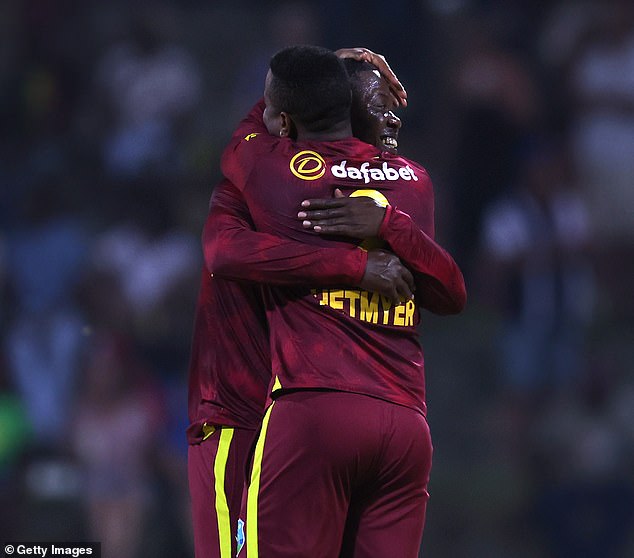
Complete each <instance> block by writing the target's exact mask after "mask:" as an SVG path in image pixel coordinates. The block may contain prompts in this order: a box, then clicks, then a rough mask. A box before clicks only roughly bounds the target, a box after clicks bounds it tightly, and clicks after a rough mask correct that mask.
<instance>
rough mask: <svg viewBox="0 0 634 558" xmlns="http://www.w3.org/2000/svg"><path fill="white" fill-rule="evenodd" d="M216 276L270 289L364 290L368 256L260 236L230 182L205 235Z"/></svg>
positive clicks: (217, 194)
mask: <svg viewBox="0 0 634 558" xmlns="http://www.w3.org/2000/svg"><path fill="white" fill-rule="evenodd" d="M202 240H203V252H204V258H205V264H206V266H207V269H208V270H209V272H210V273H213V274H216V275H218V276H221V277H225V278H227V279H234V280H244V281H252V282H257V283H266V284H270V285H282V286H283V285H297V284H306V285H311V286H330V285H358V284H359V282H360V281H361V279H362V277H363V274H364V272H365V266H366V263H367V253H366V252H365V251H363V250H361V249H360V248H358V247H356V246H352V245H350V246H347V245H342V246H341V247H332V248H324V247H319V246H313V245H308V244H303V243H301V242H298V241H295V240H288V239H284V238H281V237H278V236H276V235H273V234H268V233H263V232H256V231H255V230H254V227H253V223H252V221H251V217H250V215H249V211H248V208H247V205H246V202H245V200H244V198H243V196H242V193H241V192H240V191H239V190H238V189H237V188H236V187H235V186H233V185H232V184H231V183H230V182H229V181H228V180H224V181H223V182H221V183H220V184H219V185H218V186H217V187H216V189H215V190H214V193H213V196H212V199H211V203H210V210H209V214H208V216H207V220H206V222H205V226H204V230H203V239H202Z"/></svg>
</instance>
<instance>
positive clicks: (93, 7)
mask: <svg viewBox="0 0 634 558" xmlns="http://www.w3.org/2000/svg"><path fill="white" fill-rule="evenodd" d="M0 31H1V33H0V36H1V37H2V41H1V43H0V44H1V48H0V82H1V87H0V98H1V102H0V111H1V112H2V135H1V138H0V142H1V151H0V181H1V184H2V188H1V190H0V224H1V228H0V295H1V298H0V300H1V305H0V331H1V333H2V345H1V347H0V534H1V535H2V536H1V537H0V540H2V541H9V540H47V539H49V540H60V541H63V540H80V539H87V540H102V541H103V543H104V552H105V553H104V556H112V557H115V558H136V557H146V556H152V557H154V558H163V557H165V558H168V557H169V558H177V557H180V556H191V543H190V540H191V536H190V532H189V516H188V508H187V490H186V469H185V459H186V446H185V437H184V428H185V425H186V416H185V413H186V372H187V361H188V350H189V341H190V338H189V337H190V332H191V323H192V318H193V306H194V301H195V296H196V294H197V287H198V277H199V270H200V264H201V262H200V250H199V233H200V230H201V227H202V223H203V220H204V217H205V214H206V207H207V202H208V198H209V195H210V192H211V189H212V187H213V184H215V183H216V181H217V180H218V178H219V168H218V159H219V154H220V150H221V149H222V146H223V144H224V143H225V142H226V141H227V139H228V137H229V134H230V132H231V130H232V128H233V126H234V125H235V124H236V122H237V121H238V119H239V118H240V117H241V116H242V115H243V114H244V113H245V112H246V111H247V110H248V109H249V108H250V106H251V104H252V102H253V101H255V100H256V99H257V97H258V96H259V95H260V92H261V90H262V84H263V78H264V75H265V72H266V66H267V62H268V59H269V57H270V56H271V55H272V54H273V53H274V52H275V51H276V50H278V49H279V48H281V47H283V46H286V45H289V44H294V43H313V44H321V45H324V46H328V47H331V48H339V47H343V46H366V47H368V48H371V49H372V50H374V51H375V52H380V53H383V54H384V55H385V56H386V57H387V59H388V60H389V62H390V63H391V65H392V67H393V68H394V69H395V71H396V72H397V74H398V75H399V77H400V78H401V80H402V82H403V83H404V84H405V85H406V87H407V89H408V92H409V100H410V106H409V107H408V108H407V109H405V110H403V111H401V113H400V116H401V117H402V119H403V122H404V126H403V130H402V132H401V140H400V151H401V152H402V153H403V154H406V155H407V156H409V157H411V158H413V159H415V160H418V161H421V162H422V163H423V164H424V165H425V166H426V167H427V168H428V169H429V171H430V174H431V176H432V178H433V180H434V184H435V188H436V195H437V237H438V239H439V241H440V242H441V244H443V245H444V246H446V247H448V248H449V249H450V250H451V251H452V253H454V254H455V256H456V259H457V260H458V262H459V264H461V266H462V267H463V268H464V270H465V274H466V278H467V284H468V291H469V303H468V308H467V310H466V311H465V313H464V314H463V315H461V316H459V317H451V318H437V317H434V316H430V315H425V316H424V321H423V329H422V331H423V341H424V346H425V348H426V354H427V357H426V358H427V369H428V394H429V408H430V417H429V420H430V423H431V426H432V432H433V437H434V444H435V456H434V468H433V473H432V483H431V492H432V499H431V502H430V506H429V512H428V522H427V527H426V532H425V540H424V544H423V551H424V552H423V555H424V556H425V557H426V558H440V557H451V558H498V557H499V558H523V557H527V558H528V557H555V558H560V557H561V558H563V557H568V556H571V557H572V556H575V557H576V558H580V557H595V556H601V557H602V558H611V557H614V558H625V557H627V556H632V555H634V539H633V536H634V535H633V534H634V519H633V518H634V482H633V481H634V475H633V474H632V472H633V471H634V451H633V448H634V376H633V374H632V372H633V362H634V354H633V352H634V344H633V343H632V339H633V338H634V336H633V333H634V323H633V319H632V318H633V316H634V297H632V290H631V281H630V279H631V277H632V271H633V270H632V267H633V265H632V263H633V262H634V257H633V256H634V242H633V241H634V212H633V211H632V209H631V208H632V203H631V202H632V201H634V200H633V196H634V194H633V193H632V192H634V188H632V183H633V182H634V174H633V169H632V165H633V164H634V14H633V8H632V5H631V2H628V1H627V0H610V1H605V2H588V1H585V2H584V1H566V0H559V1H550V2H548V1H537V2H535V1H533V2H528V1H521V0H505V1H501V0H497V1H496V0H446V1H441V0H416V1H414V0H392V1H391V2H377V1H375V0H365V1H360V0H353V1H349V2H335V1H333V0H322V1H321V2H313V3H310V2H272V1H262V0H257V1H256V0H251V1H249V0H232V1H231V2H227V1H224V0H215V1H213V2H195V1H193V0H181V1H176V0H172V1H169V0H161V1H159V0H144V1H140V2H133V3H131V2H127V1H123V0H110V1H108V2H99V1H96V0H85V1H83V2H79V1H74V0H60V1H58V2H47V1H46V0H6V1H5V2H3V3H2V5H1V7H0ZM527 176H530V177H532V178H533V179H534V180H535V181H536V182H537V183H538V184H542V185H546V186H547V188H546V194H545V196H546V199H549V198H548V196H549V194H548V192H549V189H552V191H556V189H557V188H558V185H560V184H561V183H565V184H566V185H567V186H568V187H569V189H570V191H572V192H574V196H575V200H576V202H575V203H576V205H574V207H575V208H577V209H578V210H579V211H577V212H576V213H574V212H573V213H574V215H573V216H572V217H571V216H569V215H568V217H570V219H572V221H574V222H575V223H577V225H578V226H571V227H569V228H567V229H565V231H564V233H565V234H568V236H565V234H564V238H563V239H560V240H561V246H560V247H559V249H558V250H557V251H553V254H554V256H553V257H549V258H544V261H541V263H540V262H538V263H535V262H533V265H535V266H536V267H535V269H533V270H530V269H529V272H531V271H534V272H535V273H542V274H544V276H546V277H551V278H553V277H556V278H561V277H562V274H561V273H562V270H565V271H566V275H565V277H566V278H567V279H566V280H568V281H570V282H571V283H574V284H576V283H579V284H583V285H584V289H583V290H582V291H576V292H575V297H574V299H573V303H574V304H573V307H574V308H575V309H576V310H574V311H568V313H563V312H560V310H558V311H557V313H556V316H555V320H554V322H553V323H556V324H557V328H558V329H557V332H559V333H561V334H562V335H563V338H565V337H566V335H568V334H569V337H572V338H574V342H570V343H567V344H566V343H565V342H564V341H561V339H562V338H560V337H558V336H557V335H555V334H553V335H552V336H550V335H546V339H545V340H544V339H542V341H541V345H539V344H535V343H537V342H535V341H534V339H533V334H535V333H536V332H540V331H542V329H543V327H542V326H543V322H542V321H541V319H540V317H539V312H531V311H530V310H531V309H532V308H533V307H532V306H531V304H530V303H526V302H522V301H521V300H518V299H513V298H508V297H507V296H505V295H506V293H509V292H513V286H514V284H515V283H514V282H516V281H517V280H519V279H521V278H522V275H521V274H517V273H516V272H513V270H514V269H515V270H516V269H517V268H514V267H513V266H514V261H515V260H514V257H515V256H517V252H513V250H514V249H515V248H516V247H515V248H514V247H513V246H509V245H508V242H505V241H506V240H508V238H511V237H513V231H514V224H513V221H511V222H510V224H509V223H508V222H507V223H506V226H507V227H508V228H504V226H502V228H501V229H500V228H498V229H495V228H491V227H488V225H487V223H490V221H489V220H488V219H490V218H491V215H494V214H495V212H494V211H493V209H494V208H496V207H498V206H497V205H496V203H497V201H498V200H500V199H504V198H507V197H509V196H510V195H512V193H513V192H515V191H516V190H517V189H518V188H524V189H525V188H530V187H531V182H530V180H527V179H526V178H527ZM532 184H533V185H535V182H533V183H532ZM566 215H567V214H565V213H564V219H565V218H566V217H565V216H566ZM584 215H587V216H588V219H587V221H586V220H585V218H584V217H583V216H584ZM580 216H581V217H580ZM575 219H576V220H575ZM498 224H499V223H498ZM502 225H504V222H503V223H502ZM495 231H497V235H498V236H496V234H495ZM500 231H501V232H500ZM529 231H530V232H529V237H528V238H524V239H523V242H524V247H525V248H526V249H528V250H530V249H532V250H536V251H539V246H537V244H535V243H534V242H533V240H534V239H533V238H532V236H533V235H534V236H539V235H538V234H537V233H538V232H539V227H538V228H537V229H532V230H531V229H529ZM566 231H567V233H566ZM500 235H501V236H500ZM535 242H537V241H535ZM509 254H511V256H509ZM513 254H514V256H513ZM571 261H574V262H575V265H569V264H570V262H571ZM576 264H579V265H576ZM515 292H516V291H515ZM538 302H540V299H538ZM542 302H543V301H542ZM523 305H524V306H523ZM526 305H528V307H527V306H526ZM544 306H547V305H546V304H544ZM554 308H558V309H559V308H560V307H554ZM551 309H552V308H551ZM544 311H546V312H547V311H548V308H546V309H545V310H544ZM575 312H576V313H575ZM520 316H521V317H523V318H524V320H525V322H524V327H523V328H519V329H518V332H519V333H518V335H519V337H518V338H516V339H515V341H516V342H517V343H518V344H517V347H518V348H517V351H520V352H517V351H516V352H515V353H514V351H513V350H509V349H513V347H515V345H514V346H513V347H511V346H510V345H504V342H505V341H504V332H507V333H508V331H509V329H508V328H509V324H510V323H511V322H512V320H513V319H514V318H515V319H516V320H517V319H519V317H520ZM580 316H582V317H583V319H582V318H581V317H580ZM571 318H574V319H573V320H572V322H573V323H572V324H571V323H569V322H570V321H571ZM516 324H517V322H516ZM218 327H219V328H220V327H222V324H218ZM542 333H543V331H542ZM560 342H561V343H564V345H565V346H564V349H565V351H566V354H565V358H564V359H563V361H562V360H554V361H552V363H551V364H552V368H551V369H548V370H549V371H548V373H547V374H545V377H544V378H543V379H542V380H539V378H538V376H539V373H540V372H543V371H545V370H547V363H544V366H543V367H541V366H539V367H533V368H531V367H529V369H528V370H527V371H524V372H523V375H520V376H519V378H520V380H521V381H515V382H513V381H512V378H515V377H518V374H522V372H521V371H519V370H518V369H517V363H518V362H519V363H520V364H521V362H522V358H521V355H522V353H521V350H522V349H523V350H528V351H529V353H528V354H530V350H531V349H534V348H535V347H538V346H539V347H542V348H543V347H550V348H554V349H556V350H559V349H561V347H562V345H560V344H558V343H560ZM549 343H550V345H549ZM562 362H563V364H562ZM513 363H515V366H516V368H513V366H514V364H513ZM566 371H569V372H566ZM540 382H541V383H540Z"/></svg>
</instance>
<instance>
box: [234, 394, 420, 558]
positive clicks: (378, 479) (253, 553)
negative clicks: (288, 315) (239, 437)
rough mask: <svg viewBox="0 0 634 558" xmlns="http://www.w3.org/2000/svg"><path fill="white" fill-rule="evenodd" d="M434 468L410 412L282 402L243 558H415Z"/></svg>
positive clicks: (263, 447) (257, 473) (269, 435)
mask: <svg viewBox="0 0 634 558" xmlns="http://www.w3.org/2000/svg"><path fill="white" fill-rule="evenodd" d="M431 458H432V444H431V437H430V433H429V427H428V425H427V422H426V420H425V418H424V417H423V416H422V415H421V414H419V413H418V412H416V411H414V410H412V409H409V408H406V407H402V406H400V405H395V404H392V403H388V402H386V401H382V400H380V399H375V398H372V397H368V396H365V395H357V394H353V393H345V392H336V391H298V392H294V393H289V394H286V395H283V396H281V397H279V398H278V399H277V400H276V401H275V402H274V403H273V404H272V405H271V406H270V407H269V409H268V411H267V413H266V415H265V418H264V421H263V425H262V430H261V432H260V435H259V438H258V442H257V445H256V449H255V455H254V458H253V468H252V472H251V478H250V483H249V488H248V492H247V499H246V510H243V512H242V513H245V511H246V549H247V558H284V557H289V558H291V557H292V558H297V556H302V557H306V558H333V557H337V556H340V557H346V558H382V557H385V558H388V557H389V558H392V557H394V556H398V557H399V558H415V557H417V556H418V551H419V548H420V543H421V539H422V533H423V525H424V522H425V509H426V504H427V500H428V499H429V494H428V493H427V484H428V480H429V473H430V469H431ZM240 556H243V554H241V555H240Z"/></svg>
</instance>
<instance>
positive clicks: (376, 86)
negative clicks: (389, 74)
mask: <svg viewBox="0 0 634 558" xmlns="http://www.w3.org/2000/svg"><path fill="white" fill-rule="evenodd" d="M344 64H345V67H346V70H347V71H348V74H349V75H350V84H351V87H352V109H351V121H352V133H353V134H354V135H355V137H357V138H359V139H360V140H362V141H365V142H366V143H371V144H372V145H375V146H376V147H378V148H379V149H384V150H386V151H389V152H390V153H396V150H397V148H398V133H399V130H400V128H401V119H400V118H399V117H398V116H396V115H395V114H394V112H392V111H393V109H395V108H396V102H395V100H394V97H393V96H392V94H391V93H390V88H389V85H388V83H387V81H385V79H384V78H382V77H381V74H380V73H379V71H378V70H377V69H376V68H375V67H374V66H373V65H372V64H370V63H368V62H360V61H358V60H354V59H352V58H346V59H344Z"/></svg>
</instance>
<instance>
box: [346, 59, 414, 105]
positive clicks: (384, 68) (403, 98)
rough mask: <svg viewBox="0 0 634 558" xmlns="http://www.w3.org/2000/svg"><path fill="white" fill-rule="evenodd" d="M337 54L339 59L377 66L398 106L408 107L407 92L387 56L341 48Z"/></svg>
mask: <svg viewBox="0 0 634 558" xmlns="http://www.w3.org/2000/svg"><path fill="white" fill-rule="evenodd" d="M335 54H336V55H337V56H338V57H339V58H354V59H355V60H358V61H359V62H369V63H370V64H372V65H373V66H376V68H377V69H378V70H379V72H381V75H382V76H383V77H384V78H385V79H386V80H387V83H388V85H389V86H390V91H391V92H392V94H393V95H394V100H395V101H396V104H397V105H398V106H400V107H406V106H407V91H405V88H404V87H403V84H402V83H401V82H400V81H399V79H398V78H397V77H396V74H395V73H394V71H393V70H392V68H390V65H389V64H388V63H387V60H386V59H385V56H383V55H381V54H377V53H376V52H372V51H371V50H369V49H367V48H363V47H356V48H340V49H339V50H336V51H335Z"/></svg>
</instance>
